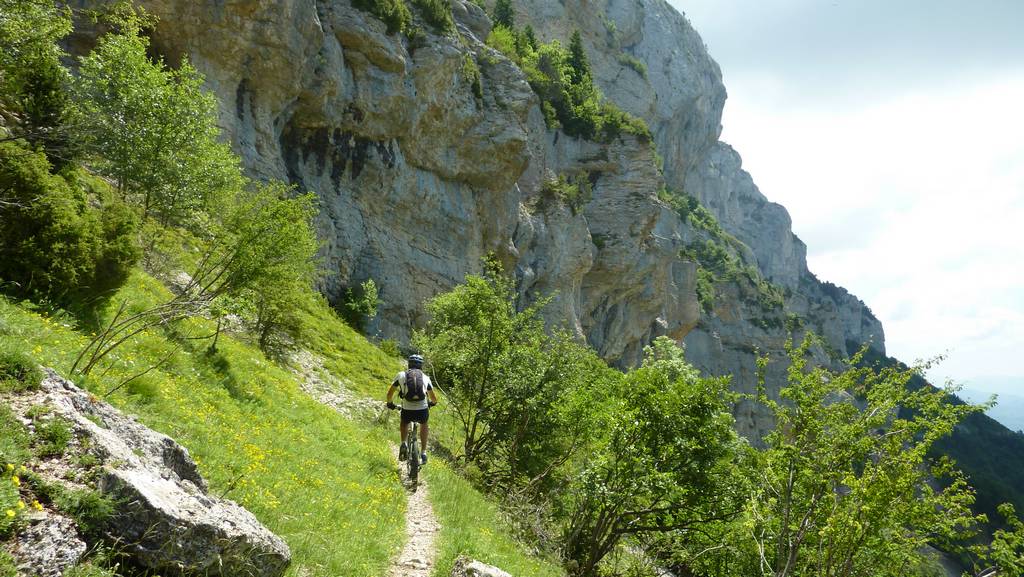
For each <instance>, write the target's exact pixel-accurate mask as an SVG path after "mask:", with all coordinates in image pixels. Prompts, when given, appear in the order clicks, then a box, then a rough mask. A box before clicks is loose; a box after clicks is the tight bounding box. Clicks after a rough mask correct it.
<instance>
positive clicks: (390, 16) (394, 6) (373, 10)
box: [352, 0, 412, 34]
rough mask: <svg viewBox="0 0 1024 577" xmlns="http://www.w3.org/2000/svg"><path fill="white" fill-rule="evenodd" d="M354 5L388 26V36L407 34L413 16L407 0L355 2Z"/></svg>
mask: <svg viewBox="0 0 1024 577" xmlns="http://www.w3.org/2000/svg"><path fill="white" fill-rule="evenodd" d="M352 5H353V6H355V7H356V8H358V9H359V10H362V11H363V12H369V13H370V14H373V15H374V16H376V17H377V18H379V19H380V20H381V21H382V22H384V24H387V27H388V34H396V33H398V32H405V31H406V30H407V29H408V28H409V22H411V21H412V14H411V13H410V12H409V8H408V6H406V5H405V0H353V1H352Z"/></svg>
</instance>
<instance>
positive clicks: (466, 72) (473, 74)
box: [462, 53, 484, 100]
mask: <svg viewBox="0 0 1024 577" xmlns="http://www.w3.org/2000/svg"><path fill="white" fill-rule="evenodd" d="M462 77H463V78H464V79H465V80H466V81H468V82H469V87H470V90H472V91H473V96H474V97H476V99H477V100H482V99H483V97H484V87H483V84H482V83H481V80H480V67H479V66H477V65H476V60H474V59H473V57H472V56H471V55H469V54H468V53H467V54H466V55H465V56H464V57H463V59H462Z"/></svg>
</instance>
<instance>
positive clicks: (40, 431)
mask: <svg viewBox="0 0 1024 577" xmlns="http://www.w3.org/2000/svg"><path fill="white" fill-rule="evenodd" d="M71 437H72V432H71V426H70V425H69V424H68V422H67V421H66V420H64V419H61V418H58V417H55V418H51V419H47V420H45V421H42V422H40V423H37V424H36V440H37V441H39V444H38V446H37V447H36V456H38V457H53V456H57V455H63V454H64V451H66V450H67V448H68V442H70V441H71Z"/></svg>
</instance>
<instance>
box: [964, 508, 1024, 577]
mask: <svg viewBox="0 0 1024 577" xmlns="http://www.w3.org/2000/svg"><path fill="white" fill-rule="evenodd" d="M999 515H1000V516H1001V517H1002V518H1003V525H1004V527H1005V528H1003V529H997V530H996V531H995V533H993V534H992V542H991V543H989V544H987V545H976V546H974V547H972V552H973V553H974V554H975V555H976V556H977V558H976V560H975V562H974V569H975V574H976V575H982V574H984V573H983V572H984V570H986V569H995V570H996V574H997V575H1024V521H1022V520H1021V519H1020V517H1018V516H1017V510H1016V509H1015V508H1014V506H1013V505H1011V504H1010V503H1003V504H1001V505H999Z"/></svg>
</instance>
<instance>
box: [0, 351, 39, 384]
mask: <svg viewBox="0 0 1024 577" xmlns="http://www.w3.org/2000/svg"><path fill="white" fill-rule="evenodd" d="M42 380H43V372H42V371H40V370H39V367H38V366H37V365H36V363H35V361H33V360H32V357H30V356H29V355H28V354H26V353H24V352H22V351H19V350H17V349H12V348H6V347H5V348H3V349H0V392H15V393H17V392H21V391H30V390H35V389H38V388H39V383H40V382H41V381H42Z"/></svg>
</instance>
